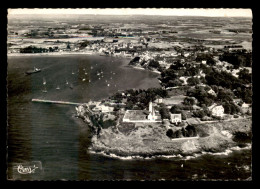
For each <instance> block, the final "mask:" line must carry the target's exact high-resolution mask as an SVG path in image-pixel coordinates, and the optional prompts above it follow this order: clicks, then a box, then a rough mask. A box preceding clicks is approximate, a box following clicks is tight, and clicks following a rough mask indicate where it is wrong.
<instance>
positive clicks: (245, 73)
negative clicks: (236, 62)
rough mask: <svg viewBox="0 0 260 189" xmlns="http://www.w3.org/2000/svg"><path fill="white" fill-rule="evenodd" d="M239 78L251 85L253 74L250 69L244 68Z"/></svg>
mask: <svg viewBox="0 0 260 189" xmlns="http://www.w3.org/2000/svg"><path fill="white" fill-rule="evenodd" d="M238 78H239V79H240V80H241V81H242V82H243V83H251V78H252V74H250V73H249V71H248V69H246V68H244V69H242V70H240V71H239V72H238Z"/></svg>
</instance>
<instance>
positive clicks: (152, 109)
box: [147, 102, 156, 121]
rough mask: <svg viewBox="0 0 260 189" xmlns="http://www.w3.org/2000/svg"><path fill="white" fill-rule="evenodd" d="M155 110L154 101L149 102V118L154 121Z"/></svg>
mask: <svg viewBox="0 0 260 189" xmlns="http://www.w3.org/2000/svg"><path fill="white" fill-rule="evenodd" d="M155 117H156V116H155V112H154V108H153V103H152V102H149V115H148V117H147V118H148V120H151V121H154V120H155V119H156V118H155Z"/></svg>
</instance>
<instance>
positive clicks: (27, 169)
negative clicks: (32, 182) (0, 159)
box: [17, 165, 39, 175]
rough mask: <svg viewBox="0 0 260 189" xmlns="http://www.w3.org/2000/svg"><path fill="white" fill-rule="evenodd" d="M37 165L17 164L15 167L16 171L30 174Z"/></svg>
mask: <svg viewBox="0 0 260 189" xmlns="http://www.w3.org/2000/svg"><path fill="white" fill-rule="evenodd" d="M38 168H39V167H36V166H35V165H33V166H23V165H18V167H17V172H18V173H20V174H24V175H25V174H32V173H35V170H36V169H38Z"/></svg>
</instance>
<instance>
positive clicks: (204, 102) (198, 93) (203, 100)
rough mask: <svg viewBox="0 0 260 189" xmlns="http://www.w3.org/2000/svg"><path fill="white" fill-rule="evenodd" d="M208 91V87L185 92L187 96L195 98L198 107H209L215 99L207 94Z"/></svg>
mask: <svg viewBox="0 0 260 189" xmlns="http://www.w3.org/2000/svg"><path fill="white" fill-rule="evenodd" d="M209 89H210V88H209V87H201V86H196V87H195V88H194V89H190V90H188V91H187V96H189V97H195V98H196V99H197V100H198V104H199V105H200V106H210V105H212V103H213V102H214V101H215V100H216V97H215V96H214V95H212V94H209V93H208V92H207V91H208V90H209Z"/></svg>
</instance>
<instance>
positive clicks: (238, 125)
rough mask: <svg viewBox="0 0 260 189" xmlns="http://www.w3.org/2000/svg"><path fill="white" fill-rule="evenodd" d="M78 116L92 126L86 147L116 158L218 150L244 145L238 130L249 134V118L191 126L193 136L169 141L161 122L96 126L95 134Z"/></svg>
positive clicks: (222, 150) (81, 115)
mask: <svg viewBox="0 0 260 189" xmlns="http://www.w3.org/2000/svg"><path fill="white" fill-rule="evenodd" d="M78 115H79V117H81V118H83V120H85V122H87V124H88V125H89V126H90V127H91V128H92V129H93V133H92V134H93V135H92V139H91V146H90V149H91V150H92V151H94V152H102V153H105V154H115V155H116V156H120V157H128V156H141V157H152V156H158V155H177V154H180V155H182V156H188V155H193V154H195V153H204V152H211V153H219V152H224V151H225V150H227V149H229V148H232V147H236V146H241V147H243V145H244V146H245V145H246V143H244V142H243V141H242V142H241V140H240V141H238V140H235V139H236V135H237V133H239V134H241V133H242V134H243V136H246V137H247V138H250V137H251V126H252V119H251V118H244V119H238V120H231V121H220V122H214V123H205V124H198V125H193V126H194V127H195V128H196V130H197V133H198V137H197V138H196V137H193V138H189V137H186V138H181V139H174V140H172V139H171V138H169V137H168V136H166V132H167V130H168V129H169V128H168V127H167V126H165V125H164V124H163V123H147V124H143V125H141V126H140V125H139V126H138V125H135V126H134V127H128V128H127V126H125V125H121V124H118V125H117V126H111V127H109V128H106V129H99V131H98V134H97V130H98V129H97V128H95V127H94V126H93V124H92V123H91V121H90V119H89V118H88V116H86V114H84V115H83V114H80V113H78ZM250 139H251V138H250ZM249 141H251V140H249Z"/></svg>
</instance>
